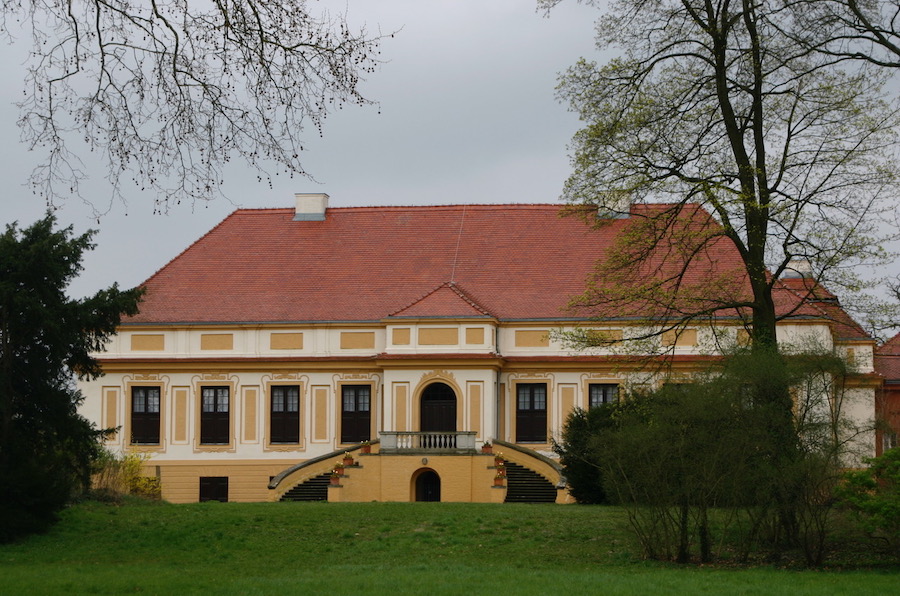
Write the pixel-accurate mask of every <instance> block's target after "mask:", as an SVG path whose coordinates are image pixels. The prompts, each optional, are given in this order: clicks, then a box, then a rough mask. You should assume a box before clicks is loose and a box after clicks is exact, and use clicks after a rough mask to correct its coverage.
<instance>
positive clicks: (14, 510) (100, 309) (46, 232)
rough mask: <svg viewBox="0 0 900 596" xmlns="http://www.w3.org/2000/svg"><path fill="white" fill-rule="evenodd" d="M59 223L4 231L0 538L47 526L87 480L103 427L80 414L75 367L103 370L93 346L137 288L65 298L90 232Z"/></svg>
mask: <svg viewBox="0 0 900 596" xmlns="http://www.w3.org/2000/svg"><path fill="white" fill-rule="evenodd" d="M55 224H56V219H55V218H54V217H53V216H52V215H49V214H48V215H47V216H46V217H45V218H44V219H42V220H40V221H38V222H36V223H35V224H33V225H32V226H31V227H29V228H26V229H23V230H20V229H19V228H18V227H17V226H16V225H15V224H12V225H9V226H7V228H6V231H5V233H3V234H2V235H0V540H8V539H10V538H12V537H14V536H16V535H18V534H21V533H24V532H28V531H32V530H34V529H40V528H41V527H44V526H46V525H47V524H48V523H50V522H51V521H52V519H53V517H54V514H55V513H56V512H57V511H58V510H59V509H60V508H61V507H62V506H63V505H65V504H66V503H67V502H68V501H69V500H70V498H71V497H72V496H73V494H75V493H76V492H77V491H78V490H80V489H83V488H86V487H87V486H88V485H89V483H90V472H91V462H92V461H93V460H94V459H96V458H97V457H98V455H99V444H98V438H99V435H100V434H101V433H102V431H98V430H96V429H95V428H94V427H93V425H92V424H91V423H90V422H88V421H87V420H86V419H85V418H83V417H82V416H80V415H79V414H78V413H77V411H76V408H77V406H78V405H79V404H80V403H81V402H82V400H83V396H82V395H81V393H80V392H79V391H78V390H77V389H76V388H75V384H74V378H73V373H75V374H77V375H78V376H79V377H82V378H95V377H97V376H99V375H100V374H101V370H100V366H99V364H98V362H97V361H96V360H95V359H94V357H93V356H92V353H95V352H98V351H102V349H103V347H104V344H105V341H106V339H107V338H108V337H109V336H110V335H111V334H112V333H114V331H115V329H116V327H117V325H118V324H119V321H120V318H121V316H122V315H123V314H135V313H136V312H137V304H138V302H139V300H140V295H141V291H139V290H127V291H122V290H119V289H118V288H117V287H116V286H115V285H114V286H112V287H111V288H108V289H105V290H101V291H99V292H97V294H95V295H94V296H91V297H89V298H85V299H81V300H74V299H71V298H68V297H67V296H66V295H65V289H66V286H67V285H68V283H69V282H70V281H71V280H72V279H73V278H74V277H75V276H76V275H77V274H78V272H79V271H80V270H81V257H82V254H83V253H84V251H86V250H89V249H91V248H93V245H92V244H91V237H92V234H93V233H92V232H88V233H86V234H83V235H81V236H73V234H72V229H71V227H69V228H66V229H62V230H56V229H54V227H55Z"/></svg>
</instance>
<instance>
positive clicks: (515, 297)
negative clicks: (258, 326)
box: [129, 204, 842, 324]
mask: <svg viewBox="0 0 900 596" xmlns="http://www.w3.org/2000/svg"><path fill="white" fill-rule="evenodd" d="M667 207H669V206H659V205H655V206H654V205H649V206H648V205H644V206H638V207H635V214H636V215H640V214H641V210H645V211H644V213H646V210H653V209H663V208H667ZM684 214H685V215H682V217H684V218H685V221H688V222H689V224H688V225H689V227H691V228H693V229H707V228H710V227H715V226H716V225H717V224H715V222H714V221H713V220H712V219H711V218H710V216H709V214H707V213H706V212H705V211H703V210H702V209H699V208H696V207H693V206H688V208H686V210H685V211H684ZM293 215H294V211H293V209H241V210H238V211H235V212H234V213H232V214H231V215H230V216H228V217H227V218H226V219H225V220H223V221H222V222H221V223H220V224H219V225H217V226H216V227H215V228H213V229H212V230H211V231H210V232H209V233H207V234H206V235H205V236H203V237H202V238H200V239H199V240H197V242H195V243H194V244H193V245H191V246H190V247H188V248H187V249H186V250H185V251H184V252H183V253H181V254H180V255H179V256H178V257H176V258H175V259H173V260H172V261H171V262H170V263H169V264H168V265H166V266H165V267H163V268H162V269H160V270H159V271H158V272H157V273H156V274H154V275H153V276H152V277H150V279H148V280H147V281H146V282H145V283H144V284H143V285H144V286H145V287H146V289H147V294H146V296H145V300H144V302H143V304H142V305H141V312H140V313H139V314H138V315H137V316H135V317H132V318H131V319H129V322H131V323H146V324H155V323H159V324H175V323H242V322H246V323H258V322H273V323H274V322H324V321H380V320H383V319H385V318H386V317H390V316H395V317H429V316H437V317H442V316H443V317H485V316H490V317H495V318H497V319H500V320H526V319H550V320H560V319H564V318H577V313H573V312H572V311H571V310H566V307H567V304H568V301H569V299H570V298H571V297H573V296H576V295H578V294H581V293H582V292H583V291H584V289H585V283H586V280H587V279H588V278H589V277H590V276H591V274H592V273H593V272H594V271H595V264H596V263H597V262H598V261H599V260H600V259H601V258H602V257H603V256H604V255H605V252H606V251H607V249H608V248H609V247H610V246H611V245H612V244H613V241H614V239H615V238H616V237H617V236H618V235H619V234H620V233H621V232H622V230H623V229H625V227H626V226H628V222H630V221H633V219H634V218H632V220H613V221H612V222H611V223H610V224H609V225H605V226H602V227H599V228H594V227H592V226H590V225H587V224H586V223H585V221H583V219H581V218H579V217H574V216H573V217H561V216H560V205H556V204H549V205H534V204H515V205H451V206H416V207H348V208H332V209H328V210H327V212H326V217H325V220H324V221H293ZM707 254H709V255H714V258H713V257H712V256H710V257H709V258H707V259H699V260H698V261H697V262H696V263H695V264H693V265H692V266H691V267H690V268H689V269H688V274H687V279H686V280H685V281H686V283H688V284H695V285H697V287H704V286H705V285H710V284H712V285H716V284H720V285H719V290H720V291H721V287H722V284H725V282H724V281H722V280H728V279H730V280H732V281H731V283H728V284H725V285H726V286H733V287H734V288H738V290H736V291H739V292H746V284H743V283H741V282H740V280H743V279H744V275H743V273H741V272H742V265H741V261H740V257H739V255H738V253H737V250H736V249H735V248H734V246H733V245H732V244H731V243H730V242H729V241H727V240H726V239H724V238H717V239H715V240H714V241H713V244H712V246H711V248H710V250H709V251H708V253H707ZM653 267H654V265H653V264H651V265H650V266H649V269H648V271H649V272H651V273H645V274H649V275H652V274H656V273H658V272H659V271H660V270H661V269H662V268H658V269H656V270H654V269H653ZM735 280H737V281H735ZM741 288H742V289H741ZM776 302H777V303H778V304H779V309H780V310H781V311H782V312H787V310H789V309H791V308H794V307H796V306H797V305H798V304H800V308H799V309H798V310H797V311H796V313H797V314H799V315H811V316H822V315H823V314H824V311H823V310H822V309H820V308H816V307H814V306H811V305H808V304H801V303H802V300H801V299H800V297H799V292H796V291H792V290H789V289H788V288H786V287H781V288H780V289H779V290H777V291H776ZM838 310H839V309H838ZM841 312H842V311H841ZM628 314H629V313H625V312H622V313H621V316H625V315H628Z"/></svg>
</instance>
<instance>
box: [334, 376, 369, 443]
mask: <svg viewBox="0 0 900 596" xmlns="http://www.w3.org/2000/svg"><path fill="white" fill-rule="evenodd" d="M371 400H372V387H371V386H370V385H342V386H341V443H361V442H363V441H368V440H369V438H370V436H369V435H370V433H371V421H372V417H371V413H370V410H371Z"/></svg>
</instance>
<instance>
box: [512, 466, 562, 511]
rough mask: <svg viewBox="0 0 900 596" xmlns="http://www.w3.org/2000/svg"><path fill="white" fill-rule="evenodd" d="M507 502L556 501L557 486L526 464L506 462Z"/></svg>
mask: <svg viewBox="0 0 900 596" xmlns="http://www.w3.org/2000/svg"><path fill="white" fill-rule="evenodd" d="M506 502H507V503H555V502H556V487H555V486H553V483H551V482H550V481H548V480H547V479H546V478H544V477H543V476H541V475H540V474H538V473H537V472H535V471H534V470H530V469H528V468H526V467H525V466H521V465H519V464H516V463H513V462H506Z"/></svg>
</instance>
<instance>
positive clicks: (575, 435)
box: [553, 404, 614, 503]
mask: <svg viewBox="0 0 900 596" xmlns="http://www.w3.org/2000/svg"><path fill="white" fill-rule="evenodd" d="M613 412H614V406H613V405H612V404H604V405H603V406H601V407H599V408H591V409H590V410H583V409H581V408H575V409H574V410H573V411H572V413H571V414H569V417H568V418H566V422H565V424H564V425H563V431H562V440H561V441H560V442H557V441H556V440H554V441H553V451H555V452H556V453H557V455H559V456H560V463H561V464H562V467H563V474H564V475H565V477H566V482H567V484H568V486H569V492H570V493H571V494H572V496H573V497H575V499H576V500H577V501H578V502H579V503H608V502H609V499H608V497H607V494H606V490H605V489H604V487H603V475H602V473H601V471H600V453H601V451H602V446H601V445H599V444H598V437H599V436H600V433H601V431H602V430H604V429H609V428H612V426H613V424H614V422H613V419H612V413H613Z"/></svg>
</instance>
